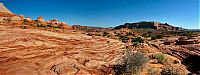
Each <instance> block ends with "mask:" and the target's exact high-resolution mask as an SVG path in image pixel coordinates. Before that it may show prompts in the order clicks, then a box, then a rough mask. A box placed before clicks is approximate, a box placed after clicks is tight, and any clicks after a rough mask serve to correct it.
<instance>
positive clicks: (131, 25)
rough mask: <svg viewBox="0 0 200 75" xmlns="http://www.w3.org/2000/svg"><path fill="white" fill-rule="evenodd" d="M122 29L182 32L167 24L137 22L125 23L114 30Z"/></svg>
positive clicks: (178, 28)
mask: <svg viewBox="0 0 200 75" xmlns="http://www.w3.org/2000/svg"><path fill="white" fill-rule="evenodd" d="M121 28H129V29H133V28H150V29H160V30H182V28H180V27H174V26H172V25H169V24H167V23H165V24H163V23H159V22H137V23H125V24H124V25H120V26H117V27H115V28H114V29H121Z"/></svg>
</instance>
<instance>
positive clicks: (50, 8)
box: [0, 0, 200, 29]
mask: <svg viewBox="0 0 200 75" xmlns="http://www.w3.org/2000/svg"><path fill="white" fill-rule="evenodd" d="M0 2H2V3H4V5H5V6H6V7H7V8H8V9H10V10H11V11H12V12H14V13H16V14H18V15H20V14H22V15H24V16H30V17H31V18H33V19H36V18H37V17H38V16H43V17H44V18H45V20H49V19H54V18H57V19H58V20H60V21H64V22H66V23H68V24H69V25H75V24H80V25H89V26H99V27H113V26H117V25H120V24H124V23H126V22H138V21H158V22H164V23H165V22H167V23H169V24H172V25H175V26H179V27H184V28H190V29H191V28H192V29H197V28H198V29H200V24H199V21H200V20H199V7H200V6H199V3H200V2H199V0H1V1H0Z"/></svg>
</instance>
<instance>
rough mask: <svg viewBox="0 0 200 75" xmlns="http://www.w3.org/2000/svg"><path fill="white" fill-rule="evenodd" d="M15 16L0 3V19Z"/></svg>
mask: <svg viewBox="0 0 200 75" xmlns="http://www.w3.org/2000/svg"><path fill="white" fill-rule="evenodd" d="M12 16H15V14H13V13H12V12H11V11H10V10H8V9H7V8H6V7H5V6H4V5H3V3H0V17H12Z"/></svg>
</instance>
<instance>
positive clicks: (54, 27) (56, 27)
mask: <svg viewBox="0 0 200 75" xmlns="http://www.w3.org/2000/svg"><path fill="white" fill-rule="evenodd" d="M52 27H53V29H60V27H59V26H52Z"/></svg>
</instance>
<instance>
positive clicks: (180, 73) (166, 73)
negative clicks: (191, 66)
mask: <svg viewBox="0 0 200 75" xmlns="http://www.w3.org/2000/svg"><path fill="white" fill-rule="evenodd" d="M161 75H187V72H186V71H185V70H184V68H183V67H182V66H177V67H175V66H171V65H167V66H166V67H164V69H163V70H162V71H161Z"/></svg>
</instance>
